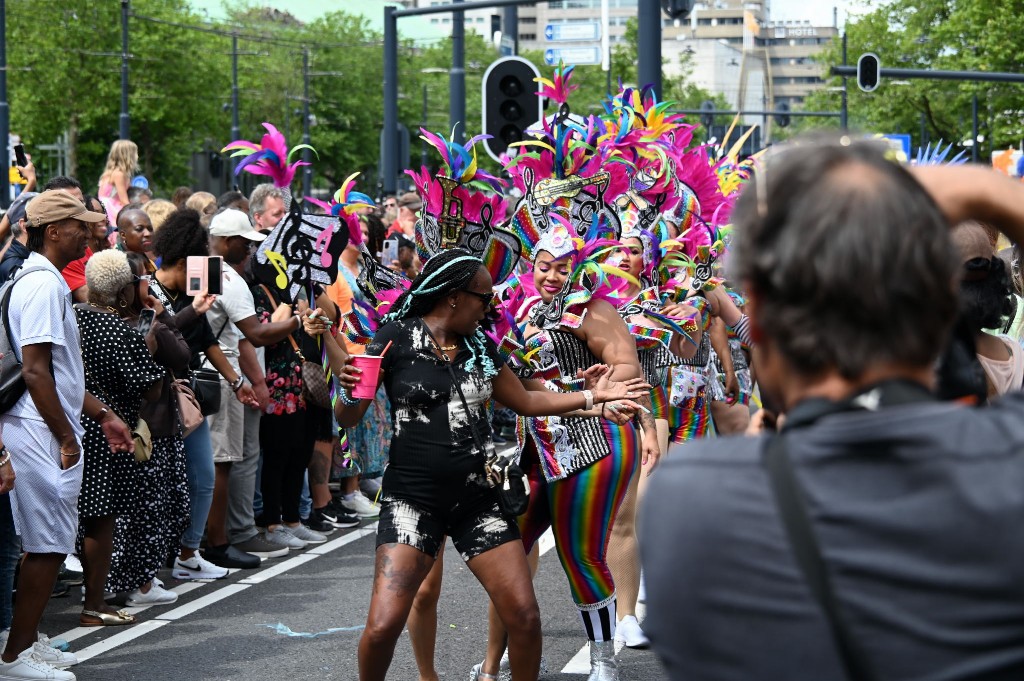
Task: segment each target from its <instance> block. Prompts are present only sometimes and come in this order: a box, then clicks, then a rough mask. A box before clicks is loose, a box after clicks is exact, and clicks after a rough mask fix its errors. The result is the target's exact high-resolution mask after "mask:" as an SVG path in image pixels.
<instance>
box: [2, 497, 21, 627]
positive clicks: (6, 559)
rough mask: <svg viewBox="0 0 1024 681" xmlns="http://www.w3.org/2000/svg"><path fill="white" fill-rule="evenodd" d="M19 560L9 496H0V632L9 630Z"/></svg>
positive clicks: (18, 545) (18, 547) (19, 547)
mask: <svg viewBox="0 0 1024 681" xmlns="http://www.w3.org/2000/svg"><path fill="white" fill-rule="evenodd" d="M19 558H21V539H20V538H19V537H18V535H17V533H16V532H15V531H14V515H13V514H12V512H11V495H10V494H0V630H4V631H6V630H7V629H10V628H11V617H12V615H13V611H14V598H13V596H14V569H15V568H16V567H17V565H18V559H19Z"/></svg>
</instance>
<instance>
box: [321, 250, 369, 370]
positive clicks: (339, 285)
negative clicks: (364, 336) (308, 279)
mask: <svg viewBox="0 0 1024 681" xmlns="http://www.w3.org/2000/svg"><path fill="white" fill-rule="evenodd" d="M342 267H344V265H342ZM325 290H326V291H327V297H328V298H330V299H331V300H332V301H334V304H335V305H337V306H338V308H339V309H340V310H341V314H343V315H346V314H348V313H349V312H351V311H352V288H351V287H350V286H349V285H348V282H347V281H345V277H344V276H342V275H341V274H339V275H338V278H337V279H335V280H334V283H333V284H331V285H330V286H328V287H327V288H326V289H325ZM338 338H341V339H343V340H344V341H345V349H346V350H347V351H348V354H350V355H362V354H365V353H366V348H365V347H364V346H362V345H359V344H358V343H353V342H351V341H350V340H349V339H348V338H347V337H346V336H345V333H344V331H343V330H342V331H339V332H338Z"/></svg>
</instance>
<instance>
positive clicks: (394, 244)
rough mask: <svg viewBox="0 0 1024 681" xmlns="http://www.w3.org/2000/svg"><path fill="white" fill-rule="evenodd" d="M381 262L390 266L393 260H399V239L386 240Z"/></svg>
mask: <svg viewBox="0 0 1024 681" xmlns="http://www.w3.org/2000/svg"><path fill="white" fill-rule="evenodd" d="M380 259H381V262H382V263H383V264H385V265H390V264H391V262H392V261H393V260H398V240H397V239H385V240H384V251H383V253H382V254H381V257H380Z"/></svg>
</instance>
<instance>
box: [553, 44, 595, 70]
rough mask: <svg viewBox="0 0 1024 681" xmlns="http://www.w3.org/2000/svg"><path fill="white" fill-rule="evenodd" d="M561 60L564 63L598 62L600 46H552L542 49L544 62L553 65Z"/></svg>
mask: <svg viewBox="0 0 1024 681" xmlns="http://www.w3.org/2000/svg"><path fill="white" fill-rule="evenodd" d="M560 61H563V62H565V63H566V64H600V63H601V48H599V47H597V46H594V47H552V48H548V49H547V50H544V62H545V63H546V64H548V66H554V65H555V64H557V63H558V62H560Z"/></svg>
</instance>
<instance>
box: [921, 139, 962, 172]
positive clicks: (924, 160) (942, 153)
mask: <svg viewBox="0 0 1024 681" xmlns="http://www.w3.org/2000/svg"><path fill="white" fill-rule="evenodd" d="M951 151H953V143H952V142H950V143H949V145H948V146H947V147H946V148H945V149H943V148H942V140H939V141H938V142H936V143H935V147H934V148H932V145H931V144H928V146H927V147H925V148H921V147H918V148H917V156H916V157H915V158H914V160H913V164H914V165H918V166H937V165H942V164H947V165H951V166H958V165H963V164H964V163H967V150H966V149H961V150H960V153H959V154H957V155H956V156H954V157H953V158H951V159H949V160H948V161H947V160H946V159H947V158H949V152H951Z"/></svg>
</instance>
